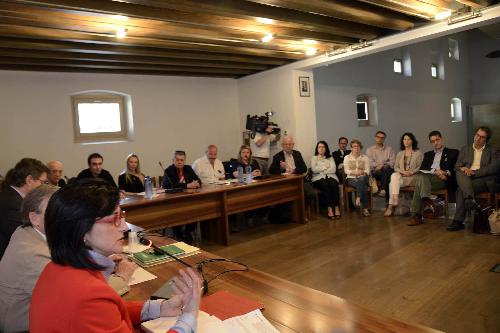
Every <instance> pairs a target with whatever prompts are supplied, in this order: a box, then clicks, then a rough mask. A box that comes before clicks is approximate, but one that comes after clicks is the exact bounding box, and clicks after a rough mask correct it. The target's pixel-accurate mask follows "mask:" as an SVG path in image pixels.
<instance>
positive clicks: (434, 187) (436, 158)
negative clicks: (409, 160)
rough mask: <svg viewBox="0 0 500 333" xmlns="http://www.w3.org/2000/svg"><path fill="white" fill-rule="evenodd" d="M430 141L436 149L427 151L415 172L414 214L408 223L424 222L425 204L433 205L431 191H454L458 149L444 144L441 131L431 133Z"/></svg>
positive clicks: (417, 223)
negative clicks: (418, 169) (445, 189)
mask: <svg viewBox="0 0 500 333" xmlns="http://www.w3.org/2000/svg"><path fill="white" fill-rule="evenodd" d="M429 142H430V143H431V144H432V145H433V146H434V149H433V150H431V151H428V152H425V154H424V159H423V160H422V164H421V165H420V172H418V173H417V174H415V191H414V192H413V200H412V202H411V212H412V213H413V216H412V218H411V220H410V221H409V222H408V223H407V225H409V226H416V225H419V224H422V222H423V216H422V212H423V208H424V207H423V206H424V204H426V205H430V206H431V207H433V205H434V204H433V202H432V199H431V193H432V192H434V191H438V190H442V189H444V188H448V191H449V192H452V191H454V187H455V172H454V171H453V170H454V167H455V163H456V161H457V157H458V150H456V149H451V148H448V147H445V146H444V142H443V138H442V136H441V133H440V132H439V131H432V132H430V133H429Z"/></svg>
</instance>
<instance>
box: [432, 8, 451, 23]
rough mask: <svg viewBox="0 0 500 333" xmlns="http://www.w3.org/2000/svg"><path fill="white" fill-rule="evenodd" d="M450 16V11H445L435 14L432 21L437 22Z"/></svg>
mask: <svg viewBox="0 0 500 333" xmlns="http://www.w3.org/2000/svg"><path fill="white" fill-rule="evenodd" d="M450 16H451V10H445V11H442V12H439V13H437V14H436V15H435V16H434V19H435V20H438V21H439V20H444V19H446V18H448V17H450Z"/></svg>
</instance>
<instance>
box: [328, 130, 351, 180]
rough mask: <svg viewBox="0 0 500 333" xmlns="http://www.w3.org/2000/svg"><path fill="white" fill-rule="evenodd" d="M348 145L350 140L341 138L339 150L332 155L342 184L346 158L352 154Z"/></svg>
mask: <svg viewBox="0 0 500 333" xmlns="http://www.w3.org/2000/svg"><path fill="white" fill-rule="evenodd" d="M348 143H349V140H347V138H345V137H343V136H341V137H340V138H339V149H338V150H336V151H334V152H333V153H332V157H333V159H334V160H335V165H336V166H337V172H336V174H337V177H338V178H339V181H340V182H342V179H343V178H344V175H343V173H342V172H343V171H342V170H343V169H344V157H346V156H347V155H349V154H350V153H351V151H350V150H349V149H347V144H348Z"/></svg>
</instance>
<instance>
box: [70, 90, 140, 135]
mask: <svg viewBox="0 0 500 333" xmlns="http://www.w3.org/2000/svg"><path fill="white" fill-rule="evenodd" d="M126 97H127V96H124V95H120V94H115V93H108V92H102V91H101V92H98V91H97V92H90V93H83V94H78V95H73V96H72V97H71V100H72V104H73V128H74V137H75V142H79V143H97V142H117V141H118V142H119V141H126V140H128V138H129V124H131V119H129V118H131V114H129V112H128V111H129V110H128V108H127V105H128V104H129V103H126ZM129 115H130V117H129Z"/></svg>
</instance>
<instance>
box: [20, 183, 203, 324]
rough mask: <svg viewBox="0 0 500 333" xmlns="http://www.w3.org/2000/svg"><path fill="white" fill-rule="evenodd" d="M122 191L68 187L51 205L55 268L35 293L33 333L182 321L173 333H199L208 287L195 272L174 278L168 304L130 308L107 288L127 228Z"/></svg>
mask: <svg viewBox="0 0 500 333" xmlns="http://www.w3.org/2000/svg"><path fill="white" fill-rule="evenodd" d="M119 198H120V195H119V190H118V189H117V188H115V187H113V186H111V185H109V184H108V183H106V182H105V181H103V180H98V179H88V180H84V181H83V182H77V183H74V184H69V185H68V186H65V187H64V188H62V189H61V190H59V191H58V192H56V193H55V194H54V195H53V196H52V198H51V199H50V200H49V203H48V206H47V209H46V212H45V231H46V235H47V242H48V245H49V249H50V254H51V258H52V261H51V262H50V263H49V264H47V266H46V267H45V269H44V270H43V272H42V274H41V276H40V278H39V280H38V282H37V284H36V286H35V289H34V291H33V297H32V301H31V308H30V332H32V333H37V332H65V333H72V332H74V333H76V332H86V333H92V332H95V333H97V332H127V333H129V332H130V333H131V332H134V329H133V326H132V325H136V324H139V323H140V322H141V321H145V320H150V319H154V318H157V317H160V316H177V315H180V316H179V319H178V320H177V322H176V323H175V325H174V327H172V328H171V329H170V330H169V331H168V332H172V333H173V332H178V333H180V332H193V331H194V329H195V327H196V317H197V315H198V308H199V302H200V290H201V283H200V279H199V277H198V276H197V275H196V273H195V272H194V271H193V270H192V269H187V270H181V271H180V275H179V276H177V277H175V278H174V284H173V288H174V290H175V292H176V294H175V295H174V296H173V297H172V298H170V299H168V300H154V301H153V300H151V301H146V302H142V301H125V300H123V299H122V298H121V297H120V296H119V295H118V294H117V293H116V292H115V291H114V290H113V289H112V288H111V287H109V285H108V284H107V283H106V280H107V278H108V277H109V275H110V273H111V272H112V271H113V269H114V266H115V263H114V262H113V261H112V260H111V259H109V258H108V256H110V255H111V254H113V253H120V252H121V251H122V247H123V242H124V237H123V232H124V231H125V230H126V229H127V225H126V223H125V221H124V219H123V218H122V217H121V212H120V207H119V206H118V202H119Z"/></svg>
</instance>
